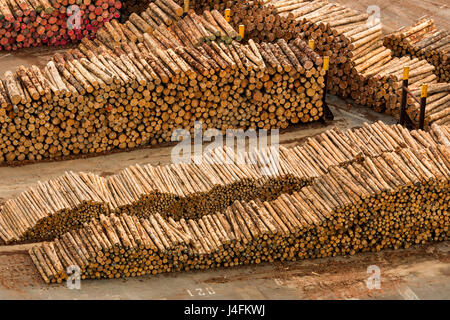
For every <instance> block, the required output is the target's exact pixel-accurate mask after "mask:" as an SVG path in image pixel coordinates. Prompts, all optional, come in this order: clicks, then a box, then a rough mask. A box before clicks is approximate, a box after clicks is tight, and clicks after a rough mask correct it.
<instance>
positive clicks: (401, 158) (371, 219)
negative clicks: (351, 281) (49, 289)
mask: <svg viewBox="0 0 450 320" xmlns="http://www.w3.org/2000/svg"><path fill="white" fill-rule="evenodd" d="M393 130H395V129H393ZM439 130H440V129H439ZM439 132H440V133H443V131H442V130H441V131H439ZM416 134H417V135H418V136H420V139H419V140H415V139H413V141H414V143H415V144H417V145H418V144H419V143H420V142H419V141H420V140H421V139H423V142H424V143H426V144H431V143H434V142H433V141H434V140H433V137H432V136H431V135H429V134H425V133H423V132H416ZM385 138H387V136H385ZM398 138H399V137H398ZM441 138H442V139H448V131H447V132H446V137H442V136H441ZM391 139H393V137H390V138H389V140H386V141H384V140H382V141H379V142H382V143H395V142H396V140H391ZM446 142H447V144H448V140H447V141H446ZM448 151H449V147H448V146H447V147H445V146H443V145H440V147H438V148H435V147H429V148H425V149H422V148H411V147H406V148H403V149H398V150H397V151H392V152H387V153H382V154H381V155H380V156H379V157H365V158H364V159H362V160H361V161H359V162H353V163H351V164H349V165H347V166H343V167H340V166H335V167H330V168H329V170H328V173H326V174H324V175H322V176H320V177H318V178H316V179H314V181H312V183H311V184H310V185H308V186H306V187H304V188H303V189H301V190H300V191H298V192H294V193H292V194H290V195H287V194H282V195H280V196H279V197H278V198H277V199H275V200H272V201H261V200H259V199H255V200H253V201H235V202H234V203H233V204H232V205H231V206H230V207H228V208H227V209H226V210H222V211H220V212H216V213H212V214H208V215H205V216H203V217H201V218H193V219H190V218H186V219H184V218H182V219H180V220H178V221H176V220H174V219H172V218H171V217H164V216H163V215H161V214H159V213H155V214H153V215H151V216H149V217H146V218H139V217H138V216H136V215H128V214H126V213H121V214H118V215H109V216H107V215H104V214H100V216H99V218H98V219H92V220H90V221H88V222H86V223H84V224H83V226H82V228H80V229H77V230H72V231H70V232H67V233H65V234H63V235H60V236H59V237H58V238H56V239H55V240H54V241H52V242H44V243H41V244H38V245H35V246H34V247H33V248H32V249H31V250H30V251H29V253H30V256H31V258H32V260H33V262H34V264H35V266H36V268H37V269H38V270H39V273H40V274H41V276H42V278H43V279H44V281H45V282H47V283H61V282H62V281H64V280H65V279H67V274H66V272H67V271H66V270H67V268H68V267H71V266H78V267H79V268H80V270H81V278H82V279H102V278H106V279H112V278H121V277H135V276H142V275H147V274H151V275H156V274H160V273H168V272H180V271H189V270H204V269H212V268H218V267H233V266H239V265H249V264H259V263H264V262H274V261H296V260H300V259H305V258H322V257H329V256H337V255H346V254H355V253H357V252H370V251H371V252H377V251H380V250H383V249H398V248H408V247H409V246H410V245H413V244H419V243H422V244H423V243H427V242H430V241H445V240H448V239H449V230H448V226H449V211H448V204H449V200H450V193H449V187H450V185H449V177H450V163H449V161H448V159H449V158H448ZM444 153H445V154H446V156H445V155H444Z"/></svg>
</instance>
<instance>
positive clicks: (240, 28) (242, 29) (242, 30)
mask: <svg viewBox="0 0 450 320" xmlns="http://www.w3.org/2000/svg"><path fill="white" fill-rule="evenodd" d="M239 35H240V36H241V38H242V39H244V36H245V26H244V25H243V24H240V25H239Z"/></svg>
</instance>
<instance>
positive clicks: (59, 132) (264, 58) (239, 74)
mask: <svg viewBox="0 0 450 320" xmlns="http://www.w3.org/2000/svg"><path fill="white" fill-rule="evenodd" d="M163 2H164V3H166V4H167V5H166V6H165V7H164V8H166V10H167V11H169V9H170V12H171V14H170V15H169V14H167V12H166V11H164V12H163V11H162V10H161V9H159V10H158V9H157V7H156V5H155V4H153V3H152V4H151V5H150V7H149V10H153V11H152V12H159V14H158V15H156V14H152V16H153V17H152V16H151V15H150V13H149V12H148V10H147V11H145V12H142V13H141V15H137V14H132V15H131V16H130V19H129V20H128V21H127V22H126V23H125V24H123V25H122V24H119V23H118V22H117V21H116V20H112V21H111V23H109V22H107V23H106V24H105V27H104V28H102V29H100V30H98V32H97V38H96V39H95V40H92V41H91V40H88V39H86V38H84V39H83V40H82V43H81V44H80V45H79V46H78V48H76V49H71V50H69V51H67V52H66V53H64V54H56V55H55V56H54V57H53V59H52V61H50V62H49V63H48V64H47V65H46V66H45V68H43V69H39V68H38V67H36V66H32V67H30V68H26V67H23V66H22V67H20V68H18V70H17V71H16V72H14V73H13V72H10V71H8V72H6V73H5V76H4V79H2V81H0V134H1V135H0V163H2V162H8V163H11V162H14V161H18V162H21V161H38V160H42V159H55V158H61V157H65V156H76V155H79V154H98V153H102V152H108V151H111V150H114V149H132V148H135V147H138V146H143V145H148V144H152V145H153V144H157V143H162V142H167V141H171V136H172V132H173V131H174V130H175V129H178V128H185V129H188V130H193V124H194V121H202V122H203V126H204V129H206V128H218V129H219V130H226V129H229V128H264V129H270V128H286V127H287V126H289V125H290V124H296V123H300V122H303V123H306V122H311V121H316V120H318V119H319V118H320V117H321V116H322V115H323V107H322V104H323V102H322V97H323V87H324V75H325V71H324V70H323V69H322V64H323V59H322V58H321V57H320V56H319V55H318V54H316V53H315V52H314V51H313V50H311V49H310V48H309V47H308V46H307V44H306V43H305V42H303V41H302V40H301V39H295V40H292V41H290V42H289V43H288V42H286V41H284V40H283V39H280V40H278V41H276V42H275V43H254V42H253V41H251V40H250V41H249V42H248V44H245V45H244V44H241V43H239V40H240V39H241V37H240V35H239V34H238V33H237V32H236V31H235V30H234V29H233V28H232V27H231V26H230V25H229V24H228V23H227V22H226V21H225V19H224V18H223V16H222V14H221V13H219V12H218V11H215V10H213V11H205V12H204V13H203V14H202V15H201V16H200V15H197V14H195V12H194V11H192V10H191V11H189V13H188V14H187V15H185V16H183V17H181V15H182V14H183V10H182V9H181V7H179V6H178V5H176V4H175V3H174V2H173V1H171V0H164V1H163ZM163 2H161V3H163ZM165 12H166V13H165Z"/></svg>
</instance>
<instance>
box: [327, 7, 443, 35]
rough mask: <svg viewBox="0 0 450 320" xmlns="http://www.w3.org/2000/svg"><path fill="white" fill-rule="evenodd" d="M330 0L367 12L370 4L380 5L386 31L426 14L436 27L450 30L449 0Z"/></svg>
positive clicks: (408, 23) (395, 28)
mask: <svg viewBox="0 0 450 320" xmlns="http://www.w3.org/2000/svg"><path fill="white" fill-rule="evenodd" d="M330 2H337V3H340V4H343V5H345V6H347V7H349V8H353V9H356V10H359V11H362V12H366V10H367V8H368V7H369V6H378V7H379V8H380V18H381V22H382V23H383V31H384V33H391V32H393V31H395V30H397V29H398V28H401V27H403V26H405V27H406V26H409V25H411V24H412V23H413V22H414V21H416V20H417V19H419V18H422V17H424V16H426V17H427V18H431V19H433V20H434V22H435V24H436V27H438V28H441V29H444V30H450V1H448V0H358V1H355V0H331V1H330Z"/></svg>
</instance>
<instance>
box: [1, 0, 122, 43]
mask: <svg viewBox="0 0 450 320" xmlns="http://www.w3.org/2000/svg"><path fill="white" fill-rule="evenodd" d="M121 6H122V4H121V2H120V1H116V0H95V1H91V0H83V1H74V0H73V1H68V0H0V51H1V50H17V49H20V48H29V47H36V46H41V45H49V46H59V45H65V44H67V43H70V42H78V41H79V40H81V39H82V38H83V37H93V36H95V33H96V31H97V30H98V29H99V28H101V27H102V26H103V25H104V23H105V22H107V21H110V20H111V19H117V18H119V17H120V12H119V10H120V8H121Z"/></svg>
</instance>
